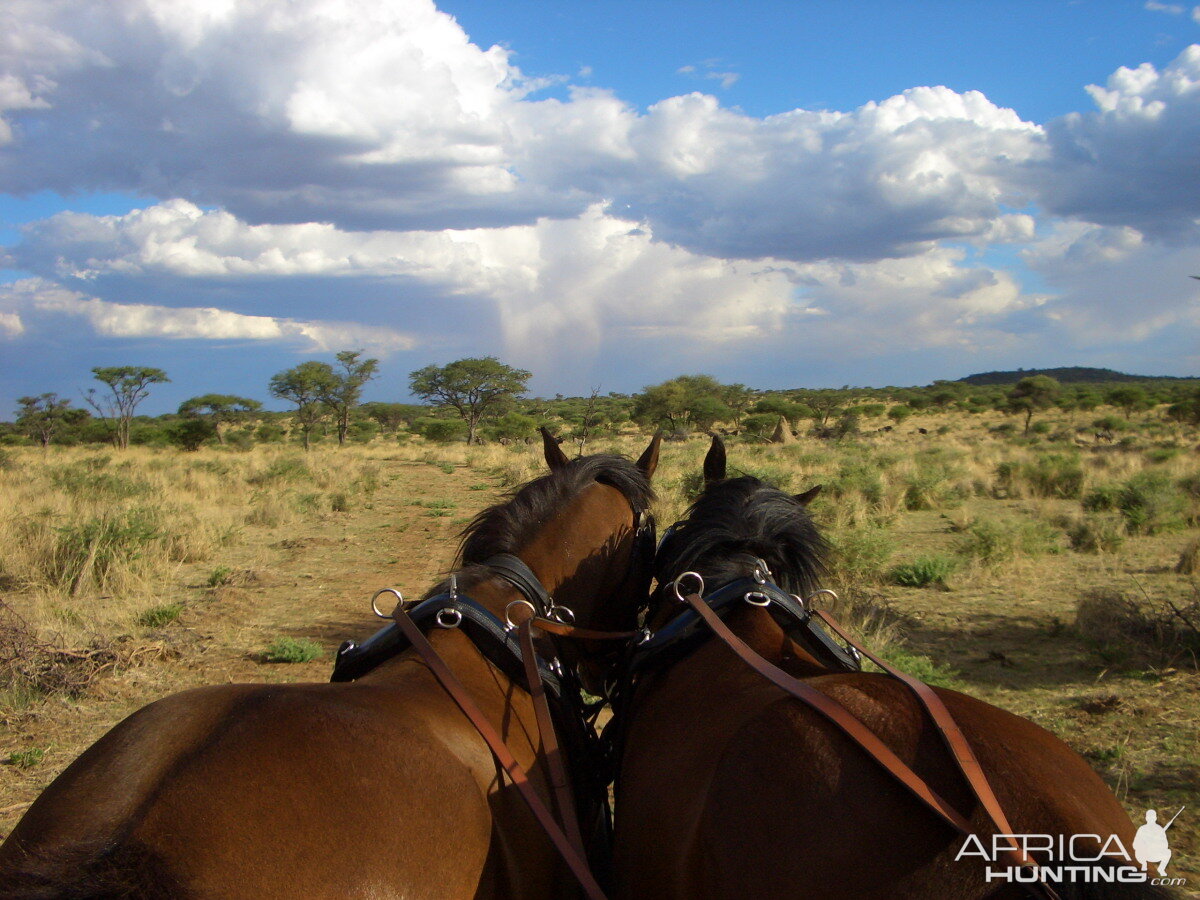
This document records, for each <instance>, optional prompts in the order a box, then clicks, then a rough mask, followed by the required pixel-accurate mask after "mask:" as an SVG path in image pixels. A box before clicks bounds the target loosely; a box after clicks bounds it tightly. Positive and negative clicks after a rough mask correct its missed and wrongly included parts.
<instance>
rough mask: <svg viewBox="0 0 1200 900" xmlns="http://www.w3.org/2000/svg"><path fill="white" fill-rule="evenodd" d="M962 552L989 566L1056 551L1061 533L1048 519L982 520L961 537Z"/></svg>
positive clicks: (960, 548) (960, 549)
mask: <svg viewBox="0 0 1200 900" xmlns="http://www.w3.org/2000/svg"><path fill="white" fill-rule="evenodd" d="M958 546H959V551H960V552H961V553H962V554H963V555H964V556H970V557H974V558H976V559H978V560H980V561H981V562H983V563H986V564H988V565H997V564H999V563H1002V562H1007V561H1009V560H1011V559H1013V558H1014V557H1016V556H1020V555H1030V556H1032V555H1038V554H1042V553H1057V552H1058V550H1059V546H1058V534H1057V532H1055V531H1054V529H1053V528H1051V527H1050V526H1049V525H1047V524H1046V523H1045V522H1029V521H1020V520H1013V521H997V520H995V519H980V520H979V521H977V522H975V523H973V524H972V525H971V526H970V527H968V528H967V531H966V533H965V534H963V535H962V537H961V538H960V539H959V545H958Z"/></svg>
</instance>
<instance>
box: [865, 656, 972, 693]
mask: <svg viewBox="0 0 1200 900" xmlns="http://www.w3.org/2000/svg"><path fill="white" fill-rule="evenodd" d="M872 652H875V651H874V650H872ZM880 655H881V656H882V658H883V660H884V661H885V662H887V663H888V664H889V665H893V666H895V667H896V668H897V669H899V670H900V671H901V672H904V673H905V674H906V675H911V676H913V677H914V678H916V679H917V680H919V681H923V682H925V683H926V684H932V685H934V686H936V687H944V688H952V689H955V690H961V689H962V688H963V686H964V685H963V683H962V680H961V679H960V678H959V677H958V673H957V672H956V671H954V669H952V668H950V667H949V666H946V665H942V664H940V663H936V662H934V661H933V660H932V659H930V658H929V657H928V656H923V655H920V654H916V653H912V652H910V651H908V650H906V649H904V648H903V647H898V646H897V647H890V648H888V649H887V650H886V651H885V652H884V653H882V654H880ZM866 668H867V670H868V671H872V670H874V669H875V666H874V664H872V663H871V662H869V661H867V662H866Z"/></svg>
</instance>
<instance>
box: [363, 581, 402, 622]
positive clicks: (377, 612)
mask: <svg viewBox="0 0 1200 900" xmlns="http://www.w3.org/2000/svg"><path fill="white" fill-rule="evenodd" d="M380 594H395V595H396V605H397V606H403V605H404V597H403V596H402V595H401V593H400V592H399V591H398V590H396V589H395V588H382V589H381V590H378V591H376V592H375V593H374V594H373V595H372V596H371V612H373V613H375V615H377V616H379V618H381V619H390V618H391V617H392V616H391V614H390V613H385V612H381V611H380V609H379V607H378V605H376V603H375V601H376V599H378V597H379V595H380Z"/></svg>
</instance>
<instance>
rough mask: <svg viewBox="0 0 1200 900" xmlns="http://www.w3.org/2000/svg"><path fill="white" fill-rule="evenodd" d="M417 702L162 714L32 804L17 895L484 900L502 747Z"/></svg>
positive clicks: (7, 865) (129, 728)
mask: <svg viewBox="0 0 1200 900" xmlns="http://www.w3.org/2000/svg"><path fill="white" fill-rule="evenodd" d="M404 705H405V704H403V703H401V702H398V698H397V697H396V696H395V692H392V691H383V690H378V689H373V688H369V687H362V686H356V685H346V686H342V685H289V686H284V687H258V686H254V687H250V686H228V687H220V688H207V689H201V690H198V691H190V692H186V693H184V694H179V695H175V696H173V697H170V698H167V699H166V700H162V701H159V702H158V703H155V704H151V705H150V706H148V707H146V708H145V709H143V710H142V711H140V712H139V713H136V714H135V715H134V716H131V717H130V718H129V719H126V720H125V721H124V722H122V723H121V724H119V725H117V726H116V727H115V728H114V729H113V730H112V731H110V732H109V734H108V735H106V736H105V737H104V738H103V739H102V740H101V741H99V742H98V743H97V744H96V745H94V746H93V747H92V748H91V749H89V750H88V751H87V752H86V753H85V754H83V756H81V757H80V758H79V759H78V760H77V761H76V762H75V763H74V764H72V766H70V767H69V768H68V769H67V770H66V771H65V772H64V773H63V774H62V775H61V776H60V777H59V778H58V779H57V780H56V781H55V782H54V783H53V784H52V785H51V786H50V788H48V789H47V790H46V792H45V793H44V794H43V795H42V797H41V798H39V800H38V801H37V802H36V803H35V804H34V806H33V807H31V808H30V810H29V812H28V813H27V815H26V816H25V818H24V819H23V820H22V821H21V823H20V824H19V825H18V827H17V829H16V830H14V832H13V834H12V836H11V837H10V838H9V840H8V842H7V843H6V844H5V845H4V847H3V849H2V850H0V884H4V885H5V886H6V892H5V893H4V894H3V896H5V897H10V896H11V897H20V896H29V897H39V896H47V897H50V896H53V897H62V896H78V897H89V896H113V895H114V893H116V895H121V894H120V893H119V891H120V890H122V889H123V888H124V886H126V885H131V886H132V888H133V893H134V895H137V896H149V897H154V896H163V897H168V896H169V897H222V898H225V897H256V898H257V897H295V896H305V897H330V898H335V897H336V898H343V897H346V896H351V895H354V894H356V893H360V892H367V893H370V894H371V895H373V896H381V897H387V896H412V895H414V894H415V895H419V896H422V897H430V898H435V897H436V898H455V900H458V898H468V897H475V896H477V895H478V894H479V892H480V882H481V880H482V879H483V878H484V877H485V875H484V873H485V870H487V869H488V867H489V865H491V866H492V867H494V866H495V863H494V862H493V863H491V864H489V862H488V857H489V853H490V852H491V848H492V843H493V842H492V831H493V818H492V809H491V805H490V801H489V796H488V793H489V784H490V783H491V781H494V779H495V769H494V765H493V764H492V761H491V757H490V754H489V753H488V751H487V748H486V746H485V745H483V744H482V742H481V741H478V739H477V737H476V736H475V735H474V734H473V733H467V732H466V731H463V730H462V729H460V728H459V727H457V723H455V722H454V720H453V719H452V718H451V719H449V720H448V722H447V721H441V722H439V723H438V724H437V727H436V729H435V728H434V727H433V723H432V721H431V719H436V718H438V716H437V712H438V709H437V707H436V706H433V707H429V710H432V712H430V711H428V710H427V711H426V713H425V714H424V715H422V716H420V717H414V716H412V715H408V714H407V713H406V712H405V710H404ZM466 728H467V729H469V726H466ZM435 731H436V734H435V733H434V732H435ZM447 841H450V842H451V843H452V847H453V852H447ZM18 886H20V887H19V888H18Z"/></svg>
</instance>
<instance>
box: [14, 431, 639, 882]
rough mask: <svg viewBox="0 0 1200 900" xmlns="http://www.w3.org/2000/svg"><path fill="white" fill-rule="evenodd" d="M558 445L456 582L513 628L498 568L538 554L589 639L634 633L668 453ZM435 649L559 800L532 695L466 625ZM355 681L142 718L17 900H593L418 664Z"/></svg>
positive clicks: (549, 584)
mask: <svg viewBox="0 0 1200 900" xmlns="http://www.w3.org/2000/svg"><path fill="white" fill-rule="evenodd" d="M545 451H546V458H547V462H548V463H549V464H550V468H551V470H552V471H551V472H550V474H549V475H545V476H542V477H541V478H538V479H536V480H534V481H532V482H530V483H529V484H527V485H525V486H524V487H523V488H521V489H520V490H519V491H517V492H516V493H515V494H514V495H513V496H512V497H511V499H509V500H508V501H507V502H504V503H501V504H498V505H496V506H494V507H492V508H490V509H487V510H484V511H483V512H482V513H480V514H479V516H477V517H476V518H475V520H474V521H473V522H472V523H471V524H470V525H469V526H468V527H467V529H466V531H464V540H463V544H462V548H461V550H460V562H461V564H462V565H463V566H464V567H465V568H463V569H461V570H460V571H459V572H458V573H457V575H456V579H455V584H454V588H455V589H456V591H457V592H458V593H459V594H461V595H464V596H468V595H469V597H470V598H471V599H472V600H473V601H474V602H475V603H476V604H478V605H479V606H481V607H483V608H485V609H486V610H487V611H489V612H490V613H491V614H492V615H493V616H495V617H497V618H498V619H499V620H500V621H501V622H503V621H504V620H505V610H506V608H507V607H508V606H509V604H511V603H513V602H514V601H516V600H519V599H520V598H522V597H523V596H524V595H523V594H522V593H521V592H520V591H519V590H518V589H517V587H515V586H514V584H513V583H512V580H511V578H505V577H500V576H499V575H498V574H497V572H496V571H495V570H494V569H493V568H490V567H488V566H485V565H483V563H484V562H485V561H486V560H488V559H489V558H491V557H493V556H495V555H496V554H514V555H519V557H520V559H521V560H523V562H524V563H525V564H526V565H527V566H528V568H529V570H531V571H532V572H533V573H534V575H535V576H536V578H537V580H539V581H540V582H541V584H542V585H543V586H544V587H545V588H546V589H547V590H548V591H549V592H550V594H551V595H552V596H553V598H554V602H555V603H556V604H558V605H559V606H568V607H570V608H571V609H572V610H573V612H574V615H575V616H576V617H577V619H578V621H579V623H580V624H582V625H592V626H594V627H600V628H608V627H616V626H620V625H625V626H626V627H630V626H632V624H633V621H632V618H633V608H634V607H635V606H636V602H633V601H628V602H627V603H626V609H627V610H628V620H627V621H620V620H619V619H616V618H613V617H612V616H611V611H609V613H608V614H606V611H605V610H603V609H601V605H602V602H604V601H608V600H610V599H611V598H612V597H613V596H616V595H619V594H620V593H621V592H622V591H624V590H628V589H631V587H632V584H631V579H630V577H629V576H630V572H631V569H632V568H633V563H634V559H633V556H634V553H633V545H634V534H635V525H636V519H637V515H636V513H637V511H638V510H639V509H644V508H645V507H646V506H647V505H648V503H649V502H650V500H651V497H652V493H651V490H650V485H649V479H650V476H651V474H652V473H653V471H654V469H655V467H656V465H657V461H658V439H657V438H655V440H654V441H652V442H651V444H650V446H649V447H648V448H647V450H646V452H645V453H644V454H643V455H642V457H641V458H640V459H639V460H638V462H637V463H636V464H634V463H632V462H629V461H628V460H625V459H622V458H619V457H615V456H590V457H583V458H581V459H577V460H573V461H568V460H567V458H566V457H565V456H564V455H563V453H562V451H561V450H560V449H559V448H558V446H557V444H556V443H554V442H553V440H552V439H550V438H549V436H548V435H546V445H545ZM631 507H632V509H633V511H634V513H635V514H634V515H633V516H631ZM647 580H648V574H647ZM445 589H446V585H443V586H439V587H438V588H434V589H433V591H431V594H435V595H436V594H438V592H439V591H443V590H445ZM445 624H446V625H447V626H453V625H454V623H453V621H452V620H450V621H447V622H446V623H445ZM501 633H503V630H502V629H501ZM381 634H382V632H381ZM428 639H429V641H430V643H431V644H432V645H433V646H434V647H435V648H436V650H437V652H438V653H439V654H440V655H441V657H442V658H443V659H444V660H445V661H446V662H447V663H448V664H449V665H450V667H451V668H452V669H453V670H454V672H455V674H456V675H457V677H458V678H459V679H460V680H461V682H462V683H463V684H464V685H465V686H466V687H467V689H468V691H469V693H470V694H471V696H472V698H473V699H474V701H475V703H476V704H477V706H478V707H479V708H480V709H481V710H482V711H483V713H484V714H485V716H486V718H487V719H488V720H490V722H491V723H492V724H493V726H494V727H495V728H496V729H497V730H499V731H500V732H501V734H502V735H503V737H504V739H505V740H506V742H507V744H508V746H509V748H510V749H511V750H512V752H513V754H514V755H515V756H516V758H517V760H518V761H519V762H520V764H521V765H522V766H524V768H525V769H526V770H527V771H528V772H529V774H530V778H531V780H532V781H533V783H534V786H535V788H536V790H537V792H538V794H539V796H541V797H542V798H543V799H544V800H545V801H546V802H547V803H548V804H549V803H551V802H552V801H551V800H550V793H549V792H548V788H547V772H546V769H545V765H544V762H545V761H544V759H543V756H544V755H543V753H542V751H541V745H540V741H539V738H538V730H537V727H536V720H535V713H534V710H533V708H532V706H531V701H530V696H529V693H528V692H527V691H526V690H525V688H524V687H523V686H522V685H521V684H519V683H517V680H514V679H512V678H510V677H509V676H508V675H507V674H506V673H505V671H504V670H503V669H502V667H500V666H498V665H497V664H495V663H494V662H493V661H491V660H489V659H487V658H485V656H484V655H483V654H482V653H481V652H480V650H479V649H477V647H476V645H475V644H474V643H472V641H471V640H469V639H468V637H467V635H466V633H465V628H460V627H442V628H437V627H434V628H431V629H430V632H429V634H428ZM581 652H582V651H581ZM563 657H564V661H565V660H566V655H565V653H564V654H563ZM355 677H356V680H353V681H352V682H350V683H335V684H294V685H254V684H245V685H222V686H217V687H207V688H200V689H197V690H191V691H186V692H184V693H181V694H176V695H174V696H171V697H167V698H166V699H163V700H160V701H158V702H156V703H152V704H150V705H149V706H147V707H145V708H144V709H142V710H140V711H139V712H137V713H135V714H134V715H132V716H130V717H129V718H128V719H126V720H124V721H123V722H121V723H120V724H118V725H117V726H116V727H114V728H113V729H112V730H111V731H110V732H109V733H108V734H106V735H105V736H104V737H103V738H101V739H100V740H99V741H98V742H97V743H96V744H94V745H93V746H92V747H91V748H90V749H88V750H87V751H86V752H85V753H84V754H83V755H82V756H80V757H79V758H78V759H77V760H76V761H75V762H74V763H72V764H71V766H69V767H68V768H67V769H66V771H64V772H63V773H62V774H61V775H60V776H59V777H58V778H57V779H56V780H55V781H54V782H53V783H52V784H51V785H50V786H49V787H48V788H47V789H46V790H45V792H43V794H42V795H41V796H40V797H39V798H38V800H37V801H36V802H35V803H34V804H33V806H32V807H30V809H29V811H28V812H27V813H26V814H25V817H24V818H23V819H22V820H21V822H20V823H19V824H18V825H17V827H16V829H15V830H14V831H13V833H12V834H11V835H10V836H9V838H8V840H7V841H6V842H5V844H4V845H3V847H2V848H0V896H3V897H6V898H9V897H12V898H15V897H28V898H32V897H46V898H49V897H55V898H58V897H76V898H85V897H88V898H91V897H126V896H130V897H162V898H167V897H170V898H193V897H194V898H205V897H213V898H215V897H221V898H227V897H254V898H262V897H306V898H308V897H327V898H339V900H340V898H347V897H371V898H375V897H380V898H383V897H419V898H474V897H521V898H529V897H545V898H557V897H564V896H568V897H569V896H576V895H577V893H578V890H579V888H578V885H577V883H576V882H575V880H574V879H573V878H572V876H571V874H570V872H569V870H568V869H567V868H566V867H565V865H564V864H563V862H562V860H561V859H560V858H559V857H558V855H557V854H556V853H555V850H554V849H553V846H552V844H551V842H550V840H549V838H548V837H547V835H546V833H545V832H544V831H543V830H542V829H541V828H540V827H539V826H538V825H537V823H536V821H535V819H534V817H533V815H531V813H530V810H529V808H528V807H527V806H526V805H525V804H524V803H523V802H522V800H521V799H520V797H519V796H518V795H517V792H516V791H515V790H513V789H512V788H511V783H509V782H508V781H507V780H506V779H505V778H504V777H503V776H502V775H501V773H500V769H499V768H498V766H497V764H496V762H495V761H494V759H493V757H492V755H491V753H490V752H489V750H488V746H487V744H485V743H484V741H483V740H482V739H481V738H480V736H479V734H478V733H477V732H476V731H475V730H474V728H472V726H471V725H470V724H469V722H468V721H467V719H466V718H465V717H464V715H463V713H462V712H460V710H459V708H458V707H457V706H456V705H455V704H454V702H452V701H451V699H450V698H449V697H448V696H447V694H446V692H445V691H444V690H443V688H442V687H441V686H440V685H439V684H438V682H437V681H435V679H434V678H433V676H432V675H431V673H430V670H429V668H428V667H427V666H426V665H425V663H423V662H422V660H421V659H420V658H419V657H417V656H416V655H415V654H414V653H413V651H412V650H411V649H408V650H406V651H403V652H400V653H399V654H398V655H396V656H394V657H391V658H387V659H384V660H382V661H379V662H378V664H377V665H375V666H374V667H373V668H371V669H370V670H369V671H367V672H364V673H356V675H355ZM568 762H570V759H568ZM575 762H576V763H578V760H577V759H576V760H575ZM577 774H579V773H578V772H577ZM584 774H586V773H584ZM580 777H582V775H581V776H580ZM593 799H594V798H593ZM593 805H594V804H593ZM581 817H582V815H581Z"/></svg>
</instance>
